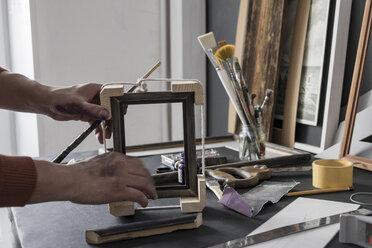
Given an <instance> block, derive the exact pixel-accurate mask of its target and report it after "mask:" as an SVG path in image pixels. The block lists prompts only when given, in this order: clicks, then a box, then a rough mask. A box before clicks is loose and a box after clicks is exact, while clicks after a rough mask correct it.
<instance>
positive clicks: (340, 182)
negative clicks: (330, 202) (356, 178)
mask: <svg viewBox="0 0 372 248" xmlns="http://www.w3.org/2000/svg"><path fill="white" fill-rule="evenodd" d="M312 167H313V186H314V187H316V188H321V189H323V188H341V187H352V186H353V163H351V162H349V161H345V160H337V159H323V160H316V161H314V162H313V166H312Z"/></svg>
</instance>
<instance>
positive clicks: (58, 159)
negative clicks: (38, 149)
mask: <svg viewBox="0 0 372 248" xmlns="http://www.w3.org/2000/svg"><path fill="white" fill-rule="evenodd" d="M160 64H161V62H160V61H158V62H157V63H156V64H155V65H154V66H153V67H151V69H150V70H149V71H148V72H147V73H146V74H145V75H143V76H142V78H147V77H148V76H150V74H151V73H153V72H154V71H155V70H156V69H157V68H158V67H159V66H160ZM137 86H138V85H134V86H132V87H131V88H130V89H129V90H128V91H127V93H130V92H133V91H134V90H135V89H136V88H137ZM101 122H102V120H96V121H94V122H93V123H92V125H90V127H88V128H87V129H86V130H85V131H84V132H83V133H82V134H80V135H79V137H77V138H76V139H75V140H74V141H73V142H72V143H71V144H70V145H69V146H68V147H67V148H66V149H64V150H63V151H62V152H61V153H60V154H59V155H58V156H57V157H56V158H55V159H53V162H54V163H61V162H62V161H63V160H64V159H65V158H66V156H67V155H68V154H70V152H72V150H74V149H75V148H76V147H77V146H78V145H80V144H81V142H83V140H84V139H85V138H86V137H87V136H88V135H89V134H90V133H91V132H92V131H93V130H94V129H96V128H97V127H98V126H99V125H100V124H101ZM102 130H103V133H105V128H104V127H103V128H102ZM103 135H104V134H103ZM103 140H104V146H105V149H104V150H105V151H106V139H105V137H103Z"/></svg>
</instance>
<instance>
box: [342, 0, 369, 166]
mask: <svg viewBox="0 0 372 248" xmlns="http://www.w3.org/2000/svg"><path fill="white" fill-rule="evenodd" d="M371 28H372V1H371V0H366V3H365V8H364V14H363V21H362V26H361V31H360V38H359V44H358V50H357V55H356V59H355V65H354V72H353V78H352V82H351V88H350V94H349V100H348V104H347V110H346V116H345V126H344V132H343V136H342V141H341V146H340V154H339V158H340V159H346V160H348V161H351V162H353V163H354V166H355V167H358V168H361V169H365V170H369V171H372V159H370V158H363V157H360V156H354V155H351V154H350V148H351V141H352V137H353V131H354V125H355V119H356V114H357V107H358V102H359V91H360V86H361V83H362V78H363V72H364V66H365V62H366V58H367V50H368V46H369V40H370V34H371Z"/></svg>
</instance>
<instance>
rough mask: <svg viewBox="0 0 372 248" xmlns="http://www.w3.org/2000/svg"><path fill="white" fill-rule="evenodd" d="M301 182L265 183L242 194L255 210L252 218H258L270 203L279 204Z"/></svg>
mask: <svg viewBox="0 0 372 248" xmlns="http://www.w3.org/2000/svg"><path fill="white" fill-rule="evenodd" d="M298 184H299V182H296V181H292V182H276V181H264V182H262V183H260V184H259V185H257V186H256V187H254V188H253V189H251V190H250V191H248V192H247V193H244V194H242V197H243V199H244V200H246V201H247V202H248V203H249V205H250V206H251V207H252V208H253V213H252V216H253V217H254V216H256V215H257V214H258V213H259V212H260V211H261V209H262V207H263V205H265V204H266V203H267V202H268V201H270V202H272V203H277V202H278V201H279V200H280V199H281V198H282V197H283V196H284V195H285V194H287V193H288V192H289V191H291V190H292V189H293V188H294V187H295V186H296V185H298Z"/></svg>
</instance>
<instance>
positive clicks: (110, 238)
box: [85, 213, 203, 244]
mask: <svg viewBox="0 0 372 248" xmlns="http://www.w3.org/2000/svg"><path fill="white" fill-rule="evenodd" d="M175 221H177V218H175ZM148 222H149V221H148ZM148 222H145V224H148ZM158 222H159V221H158ZM155 224H156V222H155ZM202 224H203V217H202V214H201V213H199V214H197V215H196V218H195V220H194V221H192V222H189V223H181V224H173V225H170V224H168V223H164V224H163V225H159V224H158V225H159V227H155V228H150V229H144V230H136V228H133V229H135V230H133V231H130V232H122V233H121V232H120V228H121V227H116V228H115V227H114V230H113V231H111V230H109V229H106V230H104V229H102V230H87V231H86V232H85V237H86V241H87V243H88V244H103V243H109V242H114V241H119V240H126V239H134V238H140V237H148V236H153V235H158V234H164V233H170V232H174V231H177V230H184V229H194V228H198V227H199V226H201V225H202ZM112 229H113V228H112ZM115 229H116V230H115ZM122 229H125V228H122ZM109 231H111V232H112V233H113V234H110V235H106V234H105V233H108V232H109ZM103 234H105V235H103Z"/></svg>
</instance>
